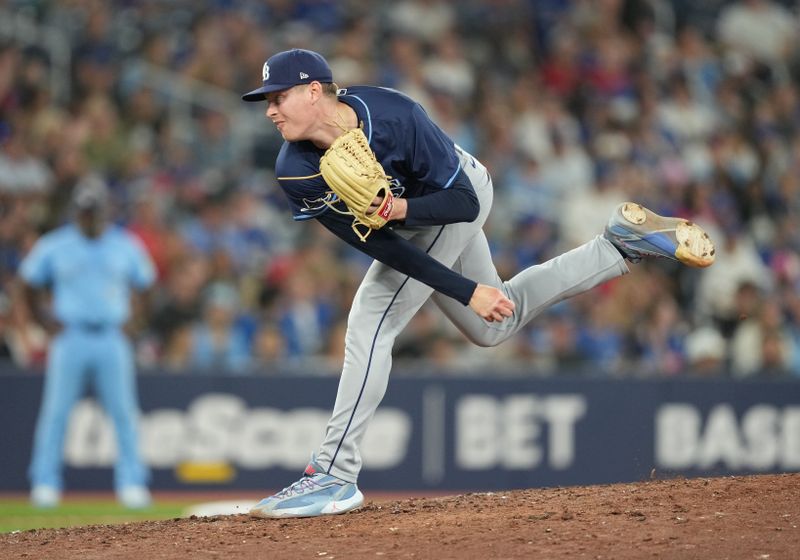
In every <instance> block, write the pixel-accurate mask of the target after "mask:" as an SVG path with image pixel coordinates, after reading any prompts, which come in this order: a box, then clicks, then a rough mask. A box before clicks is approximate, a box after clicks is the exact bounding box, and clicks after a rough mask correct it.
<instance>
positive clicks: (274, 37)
mask: <svg viewBox="0 0 800 560" xmlns="http://www.w3.org/2000/svg"><path fill="white" fill-rule="evenodd" d="M0 10H1V11H2V15H0V19H2V18H10V17H11V16H12V15H17V16H20V15H21V16H24V17H25V18H28V19H30V20H31V21H34V22H36V25H37V26H39V29H41V30H42V31H43V33H40V34H37V35H31V36H30V37H45V36H47V37H48V38H49V39H52V38H53V36H55V35H57V36H59V37H62V38H63V39H64V40H65V41H66V44H68V45H69V49H70V50H69V52H70V54H71V57H70V58H69V65H68V67H67V72H65V73H64V72H62V73H61V74H59V73H58V72H57V69H58V68H57V65H56V62H57V61H58V60H59V59H57V55H58V52H57V51H58V44H59V43H52V42H47V41H44V40H33V39H30V37H28V38H25V37H20V36H19V35H18V34H17V35H15V34H14V33H12V32H9V30H8V28H7V27H6V28H5V37H4V35H3V34H0V209H1V210H0V212H2V217H1V219H0V290H2V291H1V292H0V355H3V356H4V357H5V358H6V359H9V360H13V361H14V362H15V363H17V364H18V365H20V366H22V367H25V368H30V369H31V370H32V371H40V370H41V367H40V366H41V364H42V361H43V360H44V359H45V355H46V349H47V336H48V335H47V333H46V332H45V331H44V330H43V329H42V328H41V327H40V326H39V325H37V324H36V322H35V321H33V319H32V318H31V317H29V316H27V314H26V312H25V310H21V309H18V308H17V306H15V305H14V302H13V299H12V298H10V297H9V296H8V294H9V292H10V284H11V282H12V281H13V280H14V276H15V272H16V268H17V265H18V263H19V261H20V259H21V258H22V256H23V255H24V254H25V252H26V251H27V250H28V249H29V248H30V246H31V244H32V243H33V242H34V241H35V240H36V239H37V237H38V236H39V235H41V234H42V233H43V232H46V231H48V230H49V229H52V228H53V227H55V226H57V225H59V224H61V223H63V222H64V221H65V220H68V219H69V218H70V208H69V203H68V201H69V199H70V194H71V190H72V188H73V186H74V184H75V183H76V181H77V180H78V179H79V178H80V177H82V176H84V175H85V174H87V173H88V172H99V173H101V174H102V175H103V176H104V177H105V178H106V180H107V181H108V182H109V184H110V186H111V189H112V193H113V199H114V209H113V217H114V220H115V221H116V222H117V223H119V224H122V225H125V226H127V227H129V228H130V229H131V230H132V231H133V232H134V233H135V234H136V235H137V236H139V238H140V239H141V240H142V242H143V243H144V245H145V246H146V247H147V249H148V251H149V252H150V254H151V255H152V257H153V259H154V261H155V263H156V265H157V268H158V277H159V280H158V285H157V287H156V289H155V291H154V293H153V294H151V297H150V298H149V300H148V301H149V303H148V307H147V310H146V313H144V314H143V315H142V316H143V317H144V320H142V321H141V322H140V323H141V324H139V325H137V330H136V331H135V332H136V343H137V346H136V347H137V356H138V361H139V366H140V368H141V369H142V370H145V371H146V370H148V369H159V370H167V371H171V372H175V373H191V374H195V375H202V374H208V373H214V374H220V373H224V374H259V375H269V374H273V373H275V372H293V371H298V372H325V373H333V374H335V373H336V371H337V369H338V367H339V365H340V363H341V359H342V351H343V334H344V330H345V325H346V316H347V313H348V310H349V304H350V302H351V300H352V295H353V293H354V290H355V289H356V288H357V286H358V283H359V282H360V280H361V278H362V276H363V274H364V272H365V270H366V267H367V266H368V265H369V261H368V260H367V259H366V258H365V257H363V256H361V255H360V254H359V253H357V252H355V251H354V250H352V249H349V248H348V247H346V246H345V244H344V243H342V242H340V241H338V240H336V239H334V238H332V237H331V236H330V235H329V234H328V233H327V232H325V231H324V230H323V229H322V228H320V227H318V226H317V225H316V224H313V223H302V224H296V223H293V222H292V221H291V219H290V216H289V212H288V207H287V204H286V203H285V201H284V198H283V195H282V193H281V192H280V190H279V188H278V186H277V183H276V181H275V178H274V173H273V166H274V159H275V155H276V153H277V150H278V149H279V147H280V142H281V140H280V137H279V136H278V135H277V134H276V132H275V131H274V130H272V128H273V127H272V125H271V124H270V123H269V122H268V121H267V120H265V119H264V118H263V114H262V111H263V110H264V108H265V107H264V106H256V107H253V106H250V105H251V104H244V103H241V104H236V105H227V104H226V105H223V104H216V103H215V102H214V101H213V100H214V99H221V98H222V97H219V96H218V97H214V96H213V95H206V96H204V97H203V96H200V95H198V96H197V99H193V98H192V99H189V98H187V97H186V95H185V94H183V96H181V95H182V94H180V91H179V89H180V90H181V91H184V92H185V91H186V90H187V89H188V90H189V91H197V92H212V93H213V94H214V95H218V94H220V92H222V93H223V94H227V93H230V95H231V96H234V95H238V94H240V93H242V92H245V91H249V90H251V89H253V88H254V87H257V86H258V85H259V84H260V81H261V67H262V64H263V62H264V60H266V59H267V58H268V57H269V56H270V55H271V54H272V53H274V52H276V51H278V50H283V49H286V48H292V47H303V48H310V49H314V50H317V51H319V52H321V53H323V54H324V55H325V56H326V57H327V58H328V60H329V61H330V64H331V66H332V68H333V71H334V77H335V79H336V81H337V83H338V84H339V85H340V86H342V87H346V86H348V85H351V84H360V83H366V84H374V85H383V86H388V87H392V88H396V89H398V90H401V91H403V92H406V93H408V94H409V95H411V96H412V97H414V98H415V99H417V100H418V101H419V102H420V103H422V105H423V106H424V107H425V108H426V109H427V110H428V112H429V113H430V114H431V115H432V116H433V118H434V119H435V120H436V121H437V122H438V123H439V124H440V125H441V126H442V128H444V129H445V130H446V131H447V132H448V133H449V134H450V135H451V136H452V137H453V138H454V139H455V141H456V142H457V143H458V144H460V145H461V146H462V147H463V148H465V149H466V150H468V151H470V152H471V153H473V154H475V155H476V156H477V157H478V158H479V159H480V160H481V161H482V162H484V163H485V164H486V165H487V167H488V168H489V169H490V171H491V173H492V174H493V178H494V185H495V193H496V194H495V203H494V204H495V205H494V209H493V213H492V217H491V218H490V221H489V223H488V225H487V230H488V236H489V239H490V243H491V244H492V248H493V252H494V255H495V260H496V264H497V266H498V270H499V271H500V273H501V276H502V277H509V276H511V275H512V274H514V273H515V272H516V271H518V270H520V269H521V268H524V267H527V266H530V265H532V264H535V263H539V262H543V261H545V260H547V259H549V258H551V257H553V256H555V255H557V254H559V253H561V252H563V251H565V250H568V249H570V248H572V247H575V246H576V245H578V244H580V243H583V242H585V241H587V240H588V239H590V238H591V237H593V236H594V235H597V234H598V233H600V232H602V229H603V226H604V225H605V222H606V221H607V219H608V217H609V215H610V213H611V211H612V209H613V208H614V207H615V206H616V204H617V203H619V202H621V201H624V200H635V201H638V202H641V203H643V204H645V205H647V206H649V207H650V208H652V209H653V210H654V211H656V212H658V213H661V214H670V215H678V216H683V217H686V218H688V219H692V220H695V221H697V222H698V223H700V224H701V225H702V226H703V227H705V228H706V229H707V230H708V231H709V233H710V234H711V235H712V237H713V239H714V240H715V241H716V244H717V259H716V264H714V266H712V267H711V268H709V269H706V270H702V271H699V270H695V269H687V268H683V267H680V266H677V265H673V264H672V263H670V262H667V261H650V262H647V263H643V264H639V265H634V266H632V273H631V274H629V275H627V276H625V277H623V278H621V279H618V280H616V281H613V282H610V283H607V284H605V285H603V286H601V287H600V288H597V289H595V290H593V291H591V292H590V293H588V294H585V295H582V296H579V297H577V298H574V299H571V300H569V301H567V302H563V303H561V304H558V305H556V306H555V307H553V308H552V309H551V310H550V311H548V312H546V313H545V314H544V315H543V316H541V317H539V318H538V319H537V320H535V321H534V322H533V323H532V324H530V325H529V326H528V327H527V328H526V330H525V331H524V332H522V333H520V334H519V335H518V336H517V337H516V338H515V339H513V340H512V341H509V342H507V343H505V344H503V345H501V346H500V347H498V348H494V349H479V348H475V347H473V346H471V345H469V344H468V343H467V342H466V341H465V340H464V339H463V338H462V337H461V336H460V335H459V333H458V332H457V331H455V330H454V328H453V327H452V326H451V325H450V324H449V323H448V322H447V321H446V320H445V319H444V316H443V315H442V314H441V313H440V312H438V310H437V309H436V308H435V307H433V306H430V305H426V306H425V307H424V308H423V309H422V310H421V311H420V313H419V314H418V315H417V316H416V317H415V319H414V320H413V321H412V323H411V324H410V325H409V327H408V328H407V329H406V331H405V332H404V333H403V335H402V336H401V338H400V339H399V340H398V342H397V345H396V348H395V366H396V369H397V370H399V371H404V372H411V373H413V372H423V371H424V372H430V371H433V370H435V371H438V372H453V373H460V374H463V373H469V372H485V371H487V370H489V371H495V370H502V369H506V368H508V369H513V370H516V371H519V372H523V373H526V374H528V375H550V374H560V375H568V374H593V375H605V376H622V375H626V376H660V377H664V376H682V375H705V376H720V375H724V376H730V377H735V378H745V377H753V376H760V377H770V378H778V377H792V376H800V256H799V255H798V251H800V89H799V86H798V84H800V81H799V78H800V57H798V53H800V50H799V49H798V46H799V45H798V44H797V43H798V37H800V33H798V29H799V27H800V25H799V24H800V19H799V14H798V13H797V9H796V6H795V5H794V2H791V3H790V2H778V1H775V0H739V1H722V0H706V1H703V2H694V1H691V0H573V1H568V0H463V1H459V2H455V1H453V2H446V1H442V0H393V1H389V0H385V1H380V2H374V1H367V0H363V1H357V0H349V1H335V0H297V1H291V0H262V1H259V2H256V1H246V0H217V1H209V2H193V1H190V0H174V1H171V2H163V1H159V0H142V1H137V2H131V1H129V0H112V1H102V2H101V1H93V0H52V1H49V2H15V1H12V0H6V1H5V2H4V1H2V0H0ZM8 21H10V19H9V20H8ZM52 45H56V46H55V47H53V46H52ZM62 54H63V53H62ZM60 60H63V58H62V59H60ZM156 72H160V73H156ZM165 75H166V76H168V77H169V79H168V80H164V79H163V76H165ZM59 76H62V78H63V77H66V81H65V82H64V81H63V80H62V82H63V83H62V82H59V81H58V79H59ZM154 76H161V77H162V79H158V80H156V79H154ZM56 86H59V87H60V89H59V87H56ZM223 97H224V96H223ZM202 99H205V100H206V101H202ZM245 105H247V106H245ZM242 115H244V119H242ZM245 125H246V126H245Z"/></svg>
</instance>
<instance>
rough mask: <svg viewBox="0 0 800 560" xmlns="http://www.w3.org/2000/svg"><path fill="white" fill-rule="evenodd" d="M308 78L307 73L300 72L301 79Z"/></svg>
mask: <svg viewBox="0 0 800 560" xmlns="http://www.w3.org/2000/svg"><path fill="white" fill-rule="evenodd" d="M306 78H308V74H306V73H305V72H300V79H301V80H305V79H306Z"/></svg>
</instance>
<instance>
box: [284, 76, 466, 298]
mask: <svg viewBox="0 0 800 560" xmlns="http://www.w3.org/2000/svg"><path fill="white" fill-rule="evenodd" d="M339 100H340V101H342V102H344V103H347V104H348V105H349V106H350V107H352V108H353V110H354V111H355V112H356V115H357V117H358V121H359V125H360V126H363V128H364V134H365V135H366V137H367V140H368V141H369V145H370V147H371V148H372V150H373V151H374V152H375V155H376V157H377V159H378V161H380V163H381V165H383V168H384V171H385V172H386V174H387V175H389V176H390V177H391V181H390V182H391V184H392V192H393V193H394V195H395V196H402V197H404V198H406V199H407V200H408V207H407V214H406V217H405V220H404V224H405V225H407V226H440V227H444V226H445V225H447V224H451V223H456V222H470V221H472V220H474V219H475V218H476V217H477V215H478V211H479V209H480V204H479V203H478V198H477V195H476V194H475V190H474V189H473V187H472V183H471V182H470V180H469V178H468V177H467V175H466V173H465V172H464V170H463V169H461V162H460V159H459V157H458V153H457V150H458V148H457V147H456V146H455V144H454V143H453V141H452V140H451V139H450V138H449V137H448V136H447V135H446V134H445V133H444V132H443V131H442V130H441V129H440V128H439V127H438V126H437V125H436V124H435V123H434V122H433V121H432V120H431V119H430V118H429V117H428V115H427V113H426V112H425V110H424V109H423V108H422V106H420V105H419V103H417V102H415V101H414V100H412V99H411V98H409V97H407V96H405V95H403V94H402V93H400V92H398V91H395V90H391V89H386V88H379V87H372V86H357V87H351V88H348V89H346V90H340V92H339ZM324 153H325V150H322V149H320V148H317V147H316V146H314V144H312V143H311V142H310V141H307V140H306V141H300V142H284V144H283V147H282V148H281V151H280V153H279V154H278V160H277V163H276V165H275V169H276V174H277V176H278V182H279V183H280V185H281V187H282V188H283V191H284V192H285V193H286V196H287V198H288V199H289V203H290V205H291V207H292V214H293V216H294V219H295V220H307V219H310V218H316V219H318V220H319V221H320V222H321V223H322V225H323V226H325V227H326V228H328V229H329V230H330V231H332V232H333V233H334V234H336V235H337V236H338V237H340V238H342V239H343V240H344V241H346V242H347V243H349V244H351V245H352V246H353V247H356V248H357V249H359V250H360V251H362V252H364V253H366V254H367V255H369V256H371V257H372V258H374V259H377V260H379V261H381V262H383V263H384V264H387V265H389V266H391V267H392V268H394V269H395V270H397V271H399V272H403V273H404V274H408V275H409V276H411V277H412V278H414V279H416V280H419V281H420V282H422V283H424V284H427V285H428V286H431V287H432V288H433V289H435V290H437V291H439V292H441V293H443V294H445V295H448V296H450V297H452V298H454V299H456V300H458V301H460V302H461V303H463V304H464V305H467V304H468V303H469V301H470V298H471V297H472V293H473V292H474V291H475V286H476V283H475V282H474V281H473V280H470V279H467V278H464V277H463V276H461V275H460V274H458V273H456V272H454V271H453V270H451V269H450V268H448V267H446V266H444V265H443V264H441V263H440V262H439V261H437V260H435V259H434V258H433V257H431V256H429V255H428V254H427V253H426V252H425V251H422V250H421V249H419V248H418V247H416V246H414V245H413V244H411V243H409V242H408V241H407V240H405V239H403V238H402V237H401V236H399V235H397V234H396V233H395V232H394V231H392V227H384V228H382V229H379V230H375V231H373V232H372V233H371V234H370V236H369V237H368V238H367V240H366V241H362V240H361V239H359V238H358V237H357V236H356V235H355V234H354V232H353V230H352V228H351V227H350V226H351V223H352V216H344V215H342V214H340V213H337V212H328V210H329V208H330V207H329V206H328V204H334V205H339V206H338V207H337V209H341V210H342V211H345V210H346V209H347V207H346V206H344V203H343V202H341V201H339V200H337V198H336V196H335V195H334V194H333V193H332V191H331V190H330V188H329V187H328V186H327V184H326V183H325V180H324V179H323V178H322V176H321V175H320V172H319V160H320V158H321V157H322V155H323V154H324ZM326 203H327V204H326Z"/></svg>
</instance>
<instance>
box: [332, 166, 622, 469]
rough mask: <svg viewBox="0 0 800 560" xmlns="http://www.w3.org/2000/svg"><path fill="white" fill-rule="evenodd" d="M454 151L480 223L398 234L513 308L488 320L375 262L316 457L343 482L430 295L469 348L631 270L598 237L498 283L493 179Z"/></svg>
mask: <svg viewBox="0 0 800 560" xmlns="http://www.w3.org/2000/svg"><path fill="white" fill-rule="evenodd" d="M459 153H460V157H461V164H462V166H463V168H464V169H465V171H466V173H467V176H468V177H469V178H470V180H471V181H472V184H473V186H474V188H475V192H476V193H477V195H478V199H479V201H480V207H481V209H480V214H479V216H478V218H477V219H476V220H474V221H472V222H469V223H457V224H448V225H446V226H426V227H419V228H395V231H397V232H398V233H399V234H400V235H402V236H403V237H405V238H407V239H408V240H409V241H411V242H412V243H414V244H415V245H417V246H418V247H420V248H422V249H423V250H425V251H427V252H428V254H429V255H431V256H432V257H433V258H435V259H436V260H438V261H439V262H441V263H443V264H445V265H446V266H449V267H451V268H453V269H454V270H456V271H458V272H460V273H461V274H462V275H463V276H465V277H466V278H470V279H472V280H474V281H476V282H479V283H481V284H487V285H490V286H495V287H497V288H499V289H501V290H503V291H504V292H505V294H506V296H507V297H508V298H509V299H511V300H512V301H513V302H514V303H515V304H516V310H515V311H514V315H513V316H512V317H510V318H507V319H505V320H504V321H502V322H494V323H489V322H487V321H485V320H483V319H482V318H481V317H479V316H478V315H477V314H475V312H474V311H472V309H470V307H469V306H464V305H462V304H461V303H459V302H458V301H456V300H454V299H452V298H450V297H447V296H444V295H442V294H440V293H433V289H432V288H430V287H428V286H426V285H425V284H422V283H420V282H418V281H416V280H414V279H412V278H409V277H408V276H406V275H404V274H402V273H400V272H397V271H396V270H394V269H392V268H390V267H388V266H386V265H384V264H382V263H380V262H378V261H375V262H374V263H373V264H372V266H370V268H369V270H368V271H367V274H366V276H365V277H364V280H363V281H362V283H361V286H360V287H359V289H358V291H357V292H356V295H355V298H354V301H353V305H352V308H351V310H350V315H349V318H348V323H347V333H346V335H345V356H344V366H343V369H342V376H341V378H340V381H339V389H338V393H337V395H336V403H335V405H334V408H333V415H332V417H331V419H330V421H329V422H328V426H327V429H326V432H325V439H324V441H323V443H322V446H321V447H320V449H319V451H318V452H317V455H316V458H317V462H318V463H319V464H320V466H321V467H323V468H325V469H327V472H328V473H329V474H332V475H333V476H336V477H338V478H341V479H343V480H346V481H348V482H356V480H357V478H358V474H359V472H360V471H361V454H360V453H359V445H360V442H361V440H362V438H363V436H364V433H365V432H366V429H367V425H368V424H369V421H370V419H371V418H372V416H373V414H374V413H375V410H376V409H377V408H378V404H379V403H380V402H381V399H382V398H383V395H384V393H385V392H386V387H387V384H388V381H389V372H390V370H391V367H392V347H393V346H394V341H395V339H396V338H397V336H398V335H399V334H400V332H401V331H402V330H403V329H404V328H405V326H406V325H407V324H408V322H409V321H410V320H411V318H412V317H413V316H414V314H415V313H416V312H417V311H418V310H419V308H420V307H421V306H422V305H423V304H424V303H425V301H427V299H428V298H429V297H432V298H433V301H434V302H435V303H436V305H437V306H438V307H439V308H440V309H441V310H442V311H443V312H444V314H445V315H446V316H447V317H448V318H449V319H450V320H451V321H452V322H453V323H454V324H455V325H456V326H457V327H458V328H459V329H460V330H461V332H463V333H464V335H465V336H466V337H467V338H468V339H469V340H471V341H472V342H473V343H475V344H477V345H479V346H495V345H497V344H499V343H501V342H503V341H504V340H506V339H507V338H509V337H511V336H512V335H514V334H515V333H516V332H518V331H519V330H520V328H522V327H523V326H524V325H525V324H527V323H528V322H529V321H530V320H531V319H533V318H534V317H536V316H537V315H538V314H539V313H541V312H542V311H543V310H545V309H546V308H547V307H549V306H551V305H553V304H555V303H557V302H559V301H561V300H563V299H566V298H569V297H571V296H574V295H577V294H580V293H582V292H585V291H587V290H589V289H591V288H593V287H595V286H597V285H599V284H601V283H603V282H606V281H607V280H610V279H612V278H616V277H618V276H621V275H623V274H626V273H627V272H628V267H627V265H626V264H625V261H624V259H623V258H622V257H621V256H620V254H619V252H618V251H617V249H616V248H615V247H614V246H613V245H612V244H611V242H609V241H608V240H607V239H605V238H604V237H602V236H597V237H595V238H594V239H593V240H591V241H589V242H588V243H586V244H584V245H581V246H580V247H577V248H575V249H573V250H571V251H568V252H567V253H564V254H562V255H559V256H558V257H555V258H554V259H551V260H549V261H547V262H545V263H542V264H539V265H536V266H532V267H530V268H527V269H525V270H523V271H522V272H520V273H519V274H517V275H516V276H514V277H513V278H511V279H510V280H508V281H506V282H503V281H502V280H501V279H500V277H499V276H498V274H497V270H496V269H495V266H494V263H493V262H492V256H491V254H490V252H489V244H488V242H487V240H486V236H485V235H484V233H483V231H482V228H483V224H484V222H485V221H486V218H487V217H488V215H489V212H490V210H491V207H492V180H491V178H490V176H489V174H488V172H487V171H486V168H484V167H483V165H481V164H480V162H478V161H477V160H475V159H474V158H473V157H472V156H470V155H469V154H467V153H464V152H461V151H460V150H459Z"/></svg>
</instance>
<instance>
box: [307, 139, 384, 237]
mask: <svg viewBox="0 0 800 560" xmlns="http://www.w3.org/2000/svg"><path fill="white" fill-rule="evenodd" d="M319 170H320V172H321V173H322V177H323V178H324V179H325V182H326V183H327V184H328V186H329V187H330V188H331V190H332V191H333V192H334V193H335V194H336V196H337V197H338V198H339V199H340V200H342V201H344V203H345V204H346V205H347V208H348V212H347V213H349V214H352V215H353V231H355V232H356V235H357V236H358V238H359V239H361V241H366V240H367V237H368V236H369V234H370V233H372V230H374V229H380V228H382V227H383V226H385V225H386V222H387V221H388V220H389V216H390V215H391V213H392V205H393V204H394V196H393V195H392V191H391V189H390V187H389V179H390V177H389V176H388V175H386V173H385V172H384V171H383V166H382V165H381V164H380V162H379V161H378V160H377V158H376V157H375V153H374V152H373V151H372V150H371V149H370V147H369V142H368V141H367V137H366V136H365V135H364V131H363V130H361V128H353V129H350V130H348V131H347V132H345V133H344V134H342V135H341V136H339V137H338V138H337V139H336V140H335V141H334V142H333V144H331V147H330V148H328V149H327V151H326V152H325V154H323V156H322V158H321V159H320V160H319ZM375 197H380V198H381V199H382V200H381V203H380V205H379V206H378V208H377V210H373V211H372V212H370V211H369V209H370V205H371V204H372V201H373V200H375ZM329 206H330V207H331V208H334V207H333V205H329ZM337 211H339V210H337Z"/></svg>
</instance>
